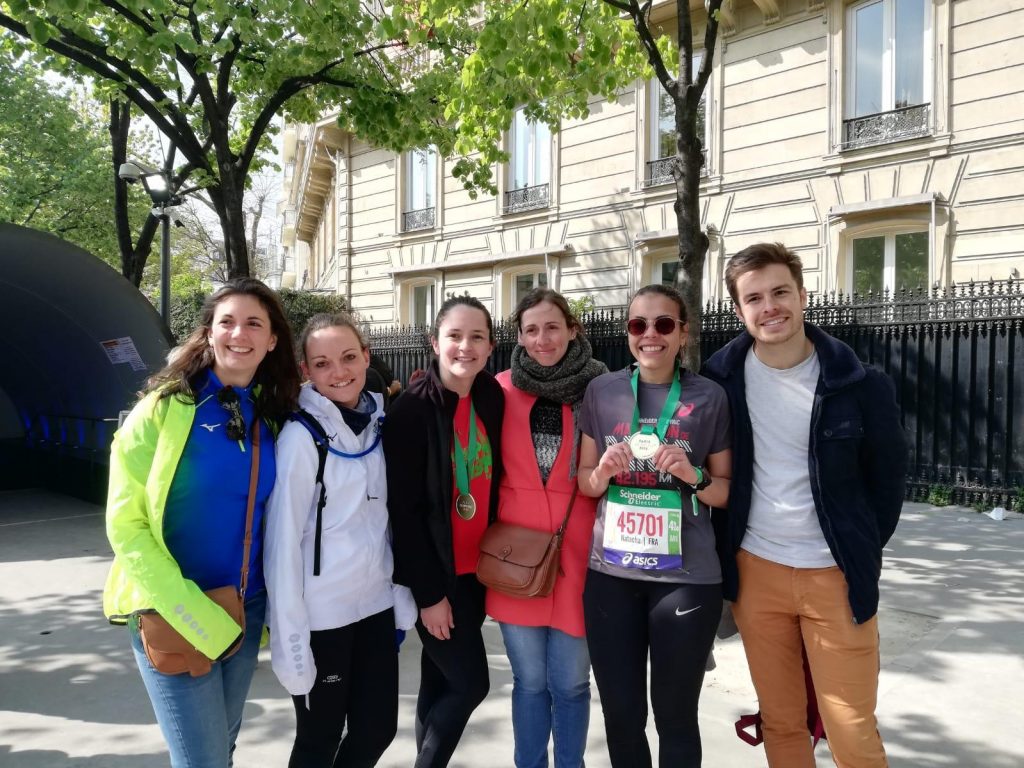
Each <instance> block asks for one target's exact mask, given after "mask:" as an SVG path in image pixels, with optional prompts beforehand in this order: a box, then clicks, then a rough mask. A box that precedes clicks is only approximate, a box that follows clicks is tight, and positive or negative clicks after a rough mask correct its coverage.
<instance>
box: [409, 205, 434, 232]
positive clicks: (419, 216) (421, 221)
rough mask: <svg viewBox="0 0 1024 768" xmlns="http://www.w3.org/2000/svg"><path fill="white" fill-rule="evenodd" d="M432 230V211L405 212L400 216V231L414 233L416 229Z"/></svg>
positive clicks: (423, 209) (430, 209)
mask: <svg viewBox="0 0 1024 768" xmlns="http://www.w3.org/2000/svg"><path fill="white" fill-rule="evenodd" d="M433 228H434V209H433V208H420V209H419V210H417V211H405V212H404V213H403V214H402V231H403V232H415V231H416V230H418V229H433Z"/></svg>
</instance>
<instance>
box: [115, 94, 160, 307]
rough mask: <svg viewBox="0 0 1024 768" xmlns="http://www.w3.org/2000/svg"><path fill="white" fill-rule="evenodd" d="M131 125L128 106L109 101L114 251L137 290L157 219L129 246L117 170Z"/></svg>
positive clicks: (152, 218) (123, 183) (129, 232)
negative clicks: (112, 172)
mask: <svg viewBox="0 0 1024 768" xmlns="http://www.w3.org/2000/svg"><path fill="white" fill-rule="evenodd" d="M131 124H132V113H131V107H130V106H129V105H128V104H124V103H122V102H119V101H117V100H116V99H111V100H110V125H109V130H110V147H111V153H112V156H113V165H114V167H113V171H114V228H115V230H116V232H117V248H118V251H120V254H121V274H122V275H123V276H124V277H125V278H127V279H128V280H130V281H131V284H132V285H134V286H135V287H136V288H138V287H139V286H140V285H142V272H143V270H144V269H145V268H146V261H147V259H148V258H149V254H150V251H151V250H152V248H153V238H154V236H155V235H156V229H157V219H156V217H155V216H148V217H147V218H146V221H145V222H144V223H143V225H142V229H141V230H140V231H139V239H138V240H137V241H136V242H135V244H134V245H132V229H131V222H130V221H129V219H128V182H126V181H124V179H122V178H121V177H120V176H119V175H118V171H119V170H120V168H121V164H122V163H124V162H126V161H127V160H128V133H129V129H130V128H131Z"/></svg>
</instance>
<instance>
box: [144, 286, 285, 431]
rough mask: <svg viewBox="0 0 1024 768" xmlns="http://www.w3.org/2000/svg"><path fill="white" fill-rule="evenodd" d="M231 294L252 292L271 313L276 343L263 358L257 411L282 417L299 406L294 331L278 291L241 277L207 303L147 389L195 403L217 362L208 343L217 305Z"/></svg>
mask: <svg viewBox="0 0 1024 768" xmlns="http://www.w3.org/2000/svg"><path fill="white" fill-rule="evenodd" d="M231 296H252V297H253V298H255V299H256V300H257V301H259V303H260V305H261V306H262V307H263V309H264V310H266V312H267V316H268V317H269V318H270V330H271V333H273V334H274V335H275V336H277V344H276V345H275V346H274V348H273V349H272V350H270V351H269V352H267V354H266V356H265V357H264V358H263V360H262V361H261V362H260V365H259V367H258V368H257V369H256V375H255V376H254V377H253V384H254V385H258V386H254V388H253V392H254V395H255V398H256V410H257V412H258V413H259V415H260V416H261V417H267V418H271V419H283V418H284V417H285V416H287V415H288V414H289V413H291V412H292V411H293V410H294V409H295V403H296V400H297V398H298V395H299V381H300V380H299V369H298V367H297V366H296V363H295V347H294V345H293V344H292V331H291V328H290V327H289V325H288V320H287V319H286V318H285V314H284V309H283V308H282V306H281V301H280V299H278V298H277V294H276V293H274V292H273V291H272V290H271V289H270V288H268V287H267V286H266V285H264V284H263V283H261V282H260V281H259V280H256V279H253V278H251V277H241V278H237V279H235V280H231V281H230V282H228V283H225V284H224V285H223V286H222V287H221V288H219V289H218V290H216V291H214V292H213V293H212V294H210V295H209V296H208V297H207V299H206V301H204V302H203V308H202V311H201V314H200V320H199V325H198V326H197V327H196V329H195V330H194V331H192V333H191V334H189V337H188V338H187V339H186V340H185V342H184V343H183V344H181V345H179V346H177V347H175V348H174V349H173V350H171V354H170V355H169V356H168V358H167V365H166V366H164V368H163V370H161V371H159V372H158V373H155V374H153V375H152V376H151V377H150V378H149V380H148V381H147V382H146V389H145V392H153V391H159V392H160V396H161V397H168V396H170V395H175V396H177V397H178V398H179V399H180V400H182V401H184V402H189V403H194V402H195V400H196V390H197V389H198V387H199V385H200V384H201V383H202V379H203V376H204V374H205V373H206V371H207V369H209V368H211V367H212V366H213V361H214V357H213V349H212V348H211V347H210V344H209V343H208V341H207V338H208V337H209V335H210V330H211V328H212V326H213V315H214V312H216V310H217V305H218V304H220V303H221V302H222V301H224V300H225V299H227V298H229V297H231Z"/></svg>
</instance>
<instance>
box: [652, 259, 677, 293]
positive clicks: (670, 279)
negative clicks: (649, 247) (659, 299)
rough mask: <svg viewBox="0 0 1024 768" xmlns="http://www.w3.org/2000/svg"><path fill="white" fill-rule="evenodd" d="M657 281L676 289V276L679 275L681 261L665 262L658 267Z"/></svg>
mask: <svg viewBox="0 0 1024 768" xmlns="http://www.w3.org/2000/svg"><path fill="white" fill-rule="evenodd" d="M656 269H657V272H656V273H655V280H656V281H657V282H659V283H661V284H662V285H671V286H672V287H675V284H676V275H677V274H679V259H672V260H670V261H663V262H661V263H660V264H658V265H657V267H656Z"/></svg>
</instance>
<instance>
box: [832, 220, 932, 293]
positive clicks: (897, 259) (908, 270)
mask: <svg viewBox="0 0 1024 768" xmlns="http://www.w3.org/2000/svg"><path fill="white" fill-rule="evenodd" d="M851 249H852V254H851V263H852V273H853V274H852V280H851V285H852V288H853V292H854V293H856V294H859V295H861V296H863V295H866V294H874V295H875V296H878V295H879V294H881V293H882V292H883V291H888V292H889V293H890V294H891V293H894V292H896V291H900V290H903V289H906V290H908V291H910V290H912V291H921V290H925V289H927V287H928V233H927V232H904V233H897V234H886V235H876V236H872V237H858V238H855V239H854V240H853V242H852V245H851Z"/></svg>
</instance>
